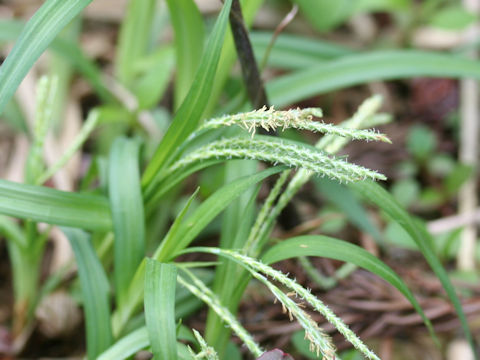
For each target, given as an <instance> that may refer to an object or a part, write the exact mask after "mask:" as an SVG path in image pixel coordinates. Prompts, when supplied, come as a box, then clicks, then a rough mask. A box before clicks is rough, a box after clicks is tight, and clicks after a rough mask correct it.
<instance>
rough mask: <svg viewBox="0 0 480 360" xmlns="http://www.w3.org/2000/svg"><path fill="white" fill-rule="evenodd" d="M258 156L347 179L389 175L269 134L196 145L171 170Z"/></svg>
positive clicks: (256, 157) (330, 176)
mask: <svg viewBox="0 0 480 360" xmlns="http://www.w3.org/2000/svg"><path fill="white" fill-rule="evenodd" d="M215 158H217V159H222V158H223V159H254V160H262V161H267V162H270V163H273V164H281V165H287V166H289V167H291V168H303V169H306V170H309V171H311V172H313V173H315V174H318V175H320V176H327V177H329V178H330V179H334V180H338V181H340V182H343V183H347V182H351V181H360V180H365V179H371V180H385V176H383V175H382V174H379V173H377V172H375V171H372V170H369V169H366V168H364V167H361V166H358V165H355V164H351V163H348V162H347V161H345V160H343V159H338V158H335V157H333V156H329V155H328V154H327V153H325V152H323V151H321V150H318V149H315V148H313V147H307V146H299V145H296V144H294V143H288V142H284V141H277V140H274V139H270V138H268V137H259V138H258V139H248V138H241V137H236V138H227V139H223V140H218V141H214V142H212V143H210V144H208V145H205V146H202V147H200V148H198V149H196V150H195V151H194V152H191V153H189V154H187V155H186V156H185V157H183V158H182V159H180V160H178V161H177V162H175V163H174V164H173V165H172V166H171V167H170V168H169V169H168V171H167V173H173V172H174V171H175V170H177V169H179V168H182V167H185V166H188V165H190V164H193V163H196V162H198V161H203V160H208V159H215Z"/></svg>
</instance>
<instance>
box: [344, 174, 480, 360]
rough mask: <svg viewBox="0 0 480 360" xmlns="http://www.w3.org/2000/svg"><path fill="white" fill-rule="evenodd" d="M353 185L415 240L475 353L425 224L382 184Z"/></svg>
mask: <svg viewBox="0 0 480 360" xmlns="http://www.w3.org/2000/svg"><path fill="white" fill-rule="evenodd" d="M351 187H352V188H353V189H354V190H356V191H357V192H358V193H359V194H360V195H361V196H362V198H363V199H365V200H366V201H368V202H371V203H374V204H375V205H377V206H378V207H379V208H380V209H382V210H383V211H385V212H386V213H387V215H388V216H389V217H391V218H392V219H393V220H394V221H396V222H397V223H398V224H399V225H400V226H401V227H403V228H404V229H405V231H406V232H407V233H408V234H409V235H410V236H411V238H412V239H413V240H414V241H415V243H416V244H417V246H418V248H419V250H420V251H421V253H422V254H423V256H424V257H425V259H426V260H427V262H428V264H429V265H430V267H431V268H432V270H433V272H434V273H435V275H437V277H438V279H439V280H440V282H441V283H442V286H443V288H444V289H445V292H446V293H447V295H448V297H449V298H450V301H451V302H452V304H453V307H454V308H455V311H456V312H457V315H458V318H459V320H460V323H461V325H462V329H463V332H464V333H465V337H466V338H467V340H468V341H469V343H470V344H471V346H472V349H473V353H474V354H475V345H474V341H473V337H472V333H471V332H470V328H469V327H468V323H467V319H466V317H465V313H464V312H463V308H462V304H461V303H460V300H459V298H458V296H457V294H456V293H455V289H454V287H453V285H452V283H451V282H450V279H449V278H448V274H447V272H446V271H445V269H444V268H443V266H442V264H441V263H440V260H438V258H437V256H436V254H435V251H434V250H433V248H432V244H433V239H432V237H431V235H430V234H429V233H428V231H427V229H426V228H425V226H423V224H421V223H420V222H418V221H414V219H413V218H412V217H411V216H410V215H409V214H408V213H407V212H406V211H405V210H404V209H403V208H402V206H401V205H400V204H399V203H398V202H397V201H396V200H395V199H394V198H393V196H392V195H390V194H389V193H388V192H387V191H386V190H385V189H383V188H382V187H381V186H380V185H378V184H373V183H371V182H369V181H365V182H362V183H358V184H354V185H351Z"/></svg>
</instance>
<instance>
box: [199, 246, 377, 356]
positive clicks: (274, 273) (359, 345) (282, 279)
mask: <svg viewBox="0 0 480 360" xmlns="http://www.w3.org/2000/svg"><path fill="white" fill-rule="evenodd" d="M202 251H204V252H207V253H212V254H217V255H224V256H226V257H229V258H231V259H233V260H235V261H236V262H238V263H240V264H242V265H244V266H245V267H246V268H247V270H248V271H249V272H250V273H251V274H252V276H254V277H255V278H256V279H258V280H260V281H261V282H262V283H264V284H265V285H266V286H267V287H269V289H270V290H271V291H273V292H275V291H276V290H275V289H273V287H275V288H276V286H274V285H273V284H271V282H270V281H269V280H268V279H266V278H265V276H268V277H269V278H271V279H272V280H275V281H278V282H279V283H280V284H282V285H284V286H286V287H287V288H288V289H289V290H292V291H294V292H295V294H296V296H298V297H299V298H300V299H302V300H303V301H305V302H306V303H308V304H310V306H311V307H312V308H313V309H314V310H315V311H317V312H319V313H320V314H322V315H323V316H324V317H325V319H326V320H327V321H328V322H329V323H331V324H332V325H333V326H335V328H336V329H337V330H338V331H339V332H340V333H341V334H342V335H343V336H344V337H345V339H347V340H348V341H349V342H350V343H351V344H352V345H353V346H354V347H355V348H356V349H357V350H358V351H360V352H361V353H362V354H363V355H364V356H365V357H366V358H368V359H370V360H380V358H379V357H378V356H377V355H376V354H375V353H374V352H373V351H371V350H370V349H369V348H368V347H367V346H366V345H365V344H364V343H363V342H362V340H360V338H359V337H358V336H357V335H356V334H355V333H354V332H353V331H352V330H350V329H349V327H348V326H347V325H346V324H345V323H344V322H343V320H342V319H340V318H339V317H338V316H337V315H335V314H334V313H333V311H332V310H330V309H329V308H328V306H326V305H325V304H324V303H323V302H322V301H321V300H320V299H318V298H317V297H315V296H314V295H312V293H311V292H310V290H308V289H305V288H304V287H303V286H301V285H300V284H299V283H297V282H296V281H295V280H293V279H291V278H289V277H288V276H287V275H285V274H283V273H282V272H280V271H278V270H275V269H274V268H272V267H271V266H268V265H265V264H263V263H262V262H260V261H258V260H255V259H254V258H251V257H249V256H245V255H243V254H240V253H238V252H236V251H233V250H225V249H219V248H202ZM262 274H263V275H265V276H263V275H262ZM277 289H278V288H277ZM280 293H281V294H283V295H284V296H285V298H286V299H285V298H283V297H282V295H281V294H280ZM274 294H275V296H276V297H277V298H278V299H279V301H280V302H282V304H284V305H285V307H286V308H287V309H289V310H291V309H290V308H289V306H288V305H287V303H289V300H290V301H291V299H290V298H289V297H288V296H286V295H285V294H284V293H283V292H281V291H280V292H279V293H274ZM287 299H288V300H287ZM289 305H291V306H293V305H292V304H289ZM306 330H307V331H309V328H306ZM309 332H310V333H311V331H309Z"/></svg>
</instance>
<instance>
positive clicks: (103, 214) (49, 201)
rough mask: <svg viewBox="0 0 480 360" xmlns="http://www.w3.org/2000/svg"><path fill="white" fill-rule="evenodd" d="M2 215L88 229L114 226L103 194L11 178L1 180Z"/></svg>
mask: <svg viewBox="0 0 480 360" xmlns="http://www.w3.org/2000/svg"><path fill="white" fill-rule="evenodd" d="M0 214H3V215H8V216H13V217H17V218H20V219H31V220H33V221H35V222H45V223H48V224H54V225H62V226H68V227H76V228H81V229H85V230H94V231H95V230H100V231H108V230H110V229H111V228H112V219H111V215H110V207H109V205H108V200H107V199H106V198H104V197H102V196H94V195H88V194H77V193H71V192H65V191H59V190H54V189H51V188H48V187H43V186H34V185H26V184H19V183H15V182H11V181H7V180H0Z"/></svg>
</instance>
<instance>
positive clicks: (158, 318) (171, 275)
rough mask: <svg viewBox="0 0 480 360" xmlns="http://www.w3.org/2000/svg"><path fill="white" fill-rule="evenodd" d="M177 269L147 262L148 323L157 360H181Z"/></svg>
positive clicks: (168, 265)
mask: <svg viewBox="0 0 480 360" xmlns="http://www.w3.org/2000/svg"><path fill="white" fill-rule="evenodd" d="M176 283H177V268H176V267H175V265H172V264H163V263H160V262H158V261H156V260H152V259H147V263H146V269H145V298H144V304H145V321H146V323H147V329H148V337H149V338H150V344H151V346H152V350H153V355H154V356H155V359H159V360H176V359H177V336H176V325H175V287H176Z"/></svg>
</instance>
